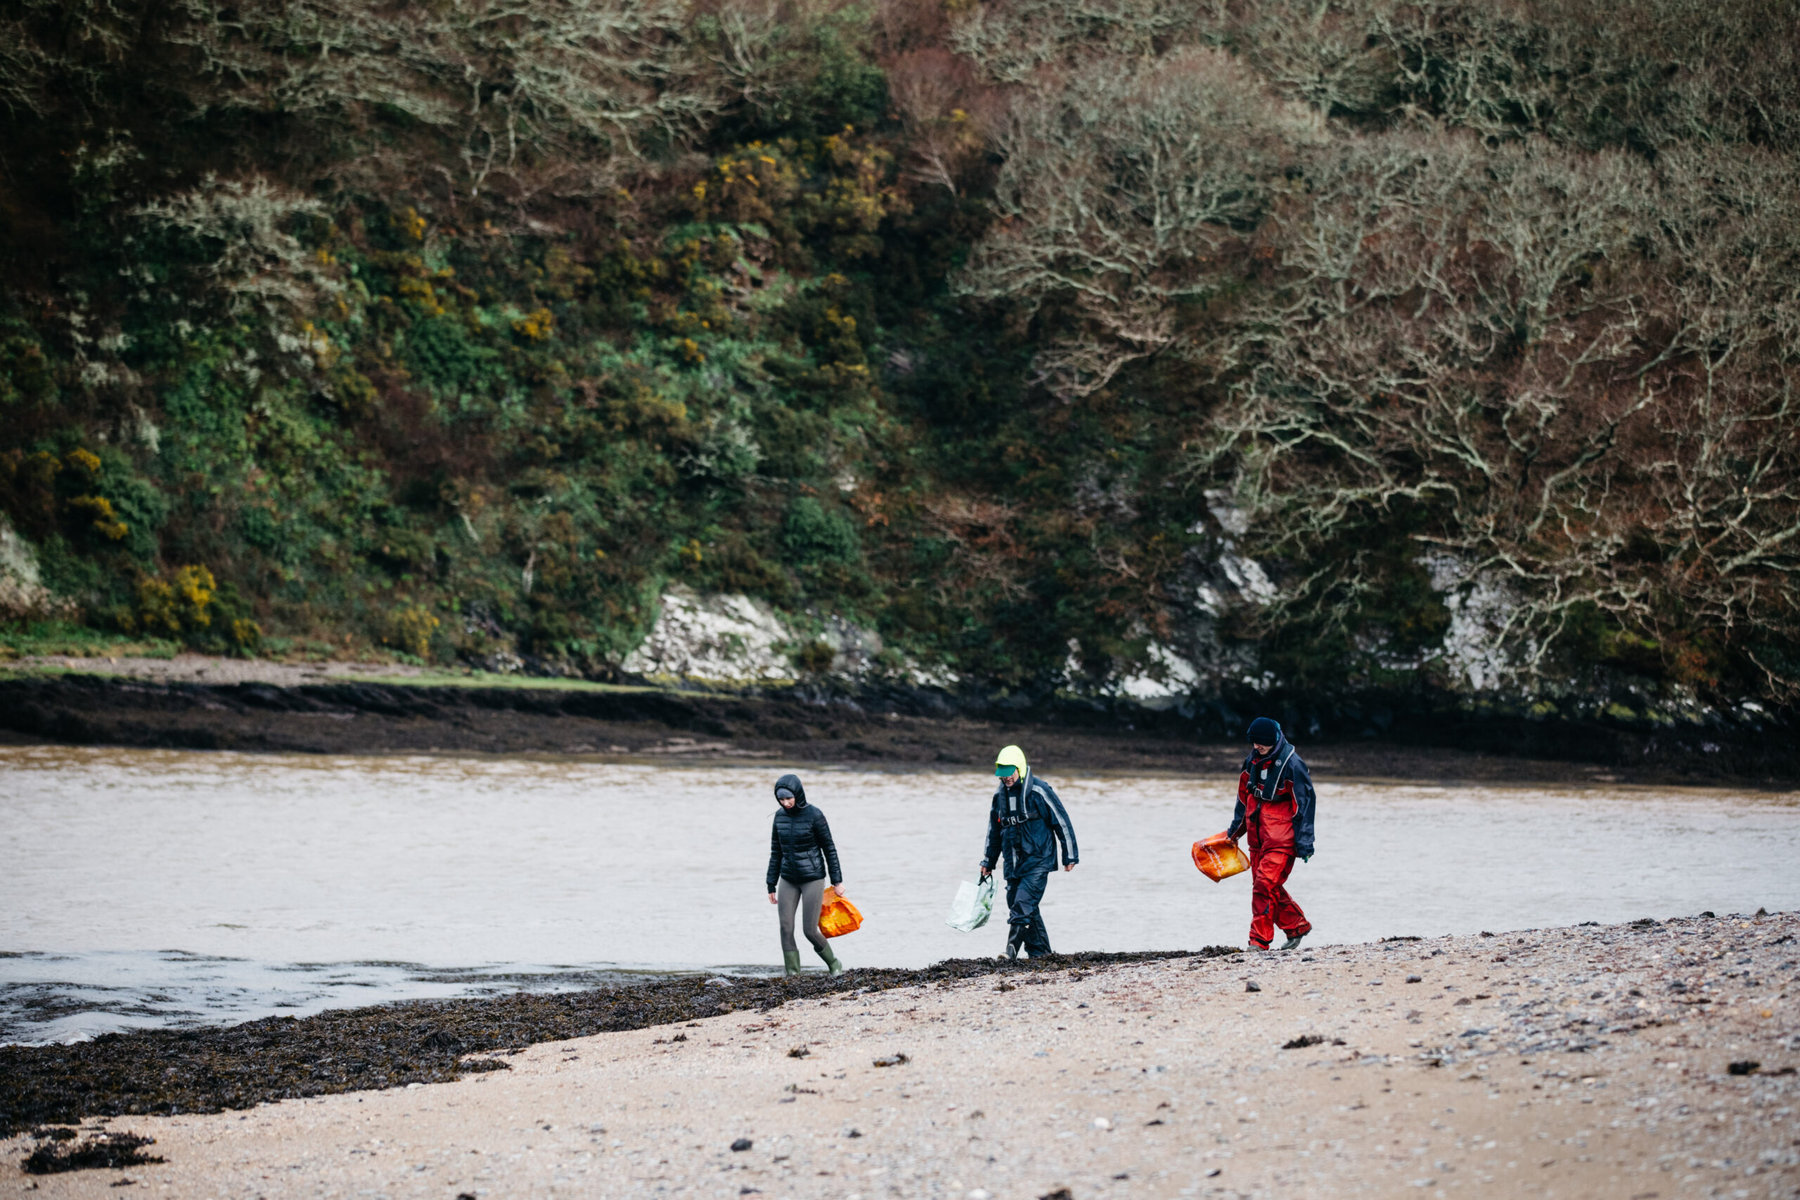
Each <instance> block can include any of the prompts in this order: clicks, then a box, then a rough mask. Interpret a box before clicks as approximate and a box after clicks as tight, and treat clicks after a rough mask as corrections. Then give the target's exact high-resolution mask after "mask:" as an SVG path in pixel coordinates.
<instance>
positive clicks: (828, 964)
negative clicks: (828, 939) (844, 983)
mask: <svg viewBox="0 0 1800 1200" xmlns="http://www.w3.org/2000/svg"><path fill="white" fill-rule="evenodd" d="M819 957H820V958H822V959H824V960H825V969H826V970H827V971H830V972H831V973H832V974H833V975H834V976H835V975H842V974H843V973H844V964H843V963H841V962H839V961H838V960H837V955H835V954H833V953H832V952H831V947H830V946H827V947H825V949H823V950H821V951H819Z"/></svg>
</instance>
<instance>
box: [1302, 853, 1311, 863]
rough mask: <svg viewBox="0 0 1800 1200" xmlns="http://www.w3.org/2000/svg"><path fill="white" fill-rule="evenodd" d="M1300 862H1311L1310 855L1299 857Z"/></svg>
mask: <svg viewBox="0 0 1800 1200" xmlns="http://www.w3.org/2000/svg"><path fill="white" fill-rule="evenodd" d="M1300 861H1301V862H1311V861H1312V855H1310V854H1302V855H1301V856H1300Z"/></svg>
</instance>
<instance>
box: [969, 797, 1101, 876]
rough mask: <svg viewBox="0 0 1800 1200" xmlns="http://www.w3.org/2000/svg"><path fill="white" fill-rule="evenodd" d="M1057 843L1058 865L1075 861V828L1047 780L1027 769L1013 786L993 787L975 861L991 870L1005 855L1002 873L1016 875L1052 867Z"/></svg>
mask: <svg viewBox="0 0 1800 1200" xmlns="http://www.w3.org/2000/svg"><path fill="white" fill-rule="evenodd" d="M1058 845H1061V847H1062V861H1063V865H1064V866H1065V867H1066V866H1073V865H1074V864H1075V863H1077V862H1080V861H1081V851H1080V849H1079V848H1078V847H1077V846H1076V845H1075V826H1073V825H1071V824H1069V814H1068V813H1067V812H1066V811H1064V809H1063V805H1062V801H1061V800H1058V799H1057V798H1056V792H1055V791H1054V790H1053V789H1052V788H1051V787H1050V785H1049V784H1047V783H1045V782H1044V781H1043V780H1041V779H1039V778H1038V777H1037V776H1036V775H1032V774H1030V773H1027V774H1026V776H1025V779H1024V782H1023V783H1021V784H1020V785H1019V787H1018V788H1016V789H1014V790H1012V791H1008V790H1007V788H1006V786H1005V785H1004V784H1002V785H1001V786H999V787H996V788H995V789H994V803H993V806H992V807H991V808H990V809H989V812H988V835H987V848H986V849H985V850H984V851H983V852H982V856H981V865H982V866H984V867H986V868H987V869H988V870H990V871H991V870H993V869H994V867H995V866H997V865H998V864H999V863H1000V862H1001V861H1002V858H1001V856H1002V855H1004V856H1005V860H1004V861H1005V863H1006V877H1007V878H1008V879H1018V878H1020V877H1022V876H1025V875H1030V874H1032V873H1034V872H1038V871H1054V870H1056V849H1057V846H1058Z"/></svg>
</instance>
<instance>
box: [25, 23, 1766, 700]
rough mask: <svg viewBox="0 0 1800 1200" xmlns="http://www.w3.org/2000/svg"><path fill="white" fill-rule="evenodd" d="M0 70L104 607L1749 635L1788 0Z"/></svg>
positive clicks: (142, 49)
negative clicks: (668, 590)
mask: <svg viewBox="0 0 1800 1200" xmlns="http://www.w3.org/2000/svg"><path fill="white" fill-rule="evenodd" d="M0 119H3V124H0V239H3V240H0V270H3V271H4V278H5V282H6V289H5V298H4V303H3V305H0V510H3V511H4V512H5V514H6V515H7V516H8V518H9V519H10V522H11V524H12V526H13V527H14V528H15V529H16V530H17V531H18V532H19V533H20V534H22V535H23V536H24V537H25V538H27V539H28V540H29V541H30V543H31V544H32V546H33V547H34V548H35V551H36V554H37V556H38V558H39V561H40V562H41V564H42V568H43V572H44V576H45V582H46V583H47V584H48V585H49V587H50V590H51V592H52V593H54V595H55V596H56V597H58V598H59V602H61V603H64V604H73V605H75V606H77V607H78V610H79V612H80V614H81V619H82V620H84V621H86V622H89V623H92V624H95V625H102V626H108V627H113V628H117V629H119V630H121V631H124V632H127V633H141V634H159V635H163V636H170V637H178V638H182V639H185V640H187V641H189V642H192V643H193V644H196V645H200V646H206V647H212V648H215V649H222V650H235V651H240V652H255V651H258V650H259V648H260V649H263V650H275V651H286V650H290V649H309V650H314V651H326V650H332V649H339V650H344V649H348V650H356V649H363V648H367V647H369V646H372V645H381V646H386V647H388V648H389V649H390V650H392V651H394V652H397V653H403V654H409V655H416V656H418V657H420V658H437V659H448V658H452V657H457V656H461V657H464V658H469V659H482V658H484V657H485V656H488V655H492V654H494V653H497V652H500V651H507V652H518V653H522V654H525V655H528V656H531V657H533V658H535V659H536V660H537V661H538V662H540V663H542V664H544V665H545V666H549V667H553V668H557V669H566V670H579V671H584V672H588V673H597V674H605V673H606V672H608V671H610V670H612V669H614V668H615V667H616V664H617V663H618V662H619V661H620V659H621V658H622V657H623V656H624V655H625V654H626V653H627V652H628V651H629V650H630V649H631V648H632V647H633V646H634V645H635V644H636V643H637V641H638V640H639V639H640V638H641V637H642V635H643V633H644V631H645V629H646V628H647V625H648V623H649V622H650V621H651V620H652V619H653V616H654V612H655V605H656V599H657V597H658V595H659V594H661V592H662V590H663V589H664V588H665V587H666V586H667V585H668V584H669V583H670V582H672V581H680V582H685V583H687V584H689V585H691V586H693V587H695V588H696V589H699V590H703V591H707V590H715V591H732V592H744V593H748V594H751V595H753V596H757V597H761V598H764V599H767V600H769V601H771V602H772V603H774V604H775V605H776V606H777V607H779V608H782V609H784V610H786V611H788V612H792V613H796V614H802V618H801V619H802V620H804V619H805V618H804V614H807V613H811V614H813V615H814V616H815V617H816V616H818V615H820V614H824V613H837V614H841V615H844V616H846V617H848V618H850V619H852V620H856V621H859V622H862V623H864V624H866V625H869V626H872V627H874V628H877V629H878V630H880V632H881V633H882V634H883V635H884V637H885V638H886V640H887V643H888V645H889V650H888V652H887V660H888V665H890V666H898V665H899V664H900V663H901V662H902V661H903V658H912V659H916V660H918V661H922V662H926V663H944V664H948V665H950V666H951V667H953V668H954V669H955V670H957V671H958V672H960V673H962V674H963V675H964V676H965V677H966V678H969V679H971V680H976V681H980V682H983V683H987V684H994V685H999V686H1002V687H1021V688H1027V689H1030V688H1037V687H1043V686H1048V685H1051V684H1054V683H1055V682H1056V681H1058V680H1062V679H1065V678H1068V677H1069V676H1070V674H1071V673H1073V675H1074V676H1075V677H1077V678H1082V677H1085V679H1086V680H1087V681H1088V682H1090V683H1105V682H1106V681H1109V680H1117V679H1119V678H1120V677H1122V676H1124V675H1128V674H1134V673H1144V672H1147V673H1149V674H1151V675H1156V674H1158V673H1159V672H1163V671H1167V670H1169V669H1171V667H1170V663H1171V661H1172V659H1171V658H1170V654H1171V653H1173V654H1176V655H1184V656H1186V657H1187V658H1188V659H1190V660H1192V661H1193V662H1195V663H1196V664H1198V666H1199V673H1200V674H1201V675H1203V676H1204V675H1207V674H1213V675H1214V676H1215V677H1223V676H1225V675H1230V676H1233V677H1240V676H1243V675H1244V674H1245V673H1246V672H1248V673H1250V674H1252V675H1258V676H1260V675H1261V674H1262V673H1263V672H1265V671H1266V672H1272V673H1273V674H1274V677H1279V678H1281V679H1284V680H1289V681H1299V682H1305V681H1329V682H1332V683H1342V682H1344V681H1346V680H1349V681H1355V680H1376V681H1379V680H1383V679H1394V678H1412V677H1418V678H1425V679H1434V680H1438V681H1440V682H1446V683H1452V684H1456V683H1467V682H1468V678H1469V676H1468V674H1467V671H1466V666H1467V661H1468V658H1467V654H1468V651H1467V647H1466V646H1465V647H1464V657H1463V659H1460V660H1454V661H1453V656H1447V655H1446V654H1445V652H1444V650H1443V645H1444V639H1445V635H1446V632H1447V631H1456V630H1460V632H1459V633H1457V636H1460V637H1463V638H1464V640H1465V641H1466V640H1467V638H1468V637H1469V636H1470V634H1469V629H1470V628H1474V627H1472V626H1470V624H1469V620H1467V619H1465V620H1463V622H1462V624H1461V625H1460V626H1459V625H1458V617H1459V614H1461V615H1462V616H1463V617H1464V618H1468V617H1469V614H1472V613H1474V612H1475V611H1476V608H1477V602H1476V598H1477V596H1478V594H1479V595H1480V596H1485V597H1486V601H1485V603H1486V607H1485V609H1483V610H1482V611H1483V612H1484V613H1486V614H1488V615H1487V616H1485V617H1483V618H1482V620H1481V621H1480V622H1476V625H1477V626H1478V628H1476V629H1475V632H1476V634H1477V635H1478V640H1480V641H1481V643H1482V644H1481V646H1480V647H1479V655H1480V656H1481V660H1482V661H1483V662H1486V663H1490V664H1492V665H1493V669H1492V671H1490V675H1491V676H1492V677H1494V678H1503V679H1511V680H1514V681H1524V682H1527V683H1532V682H1535V686H1537V687H1539V688H1543V687H1549V686H1591V685H1592V684H1593V683H1594V682H1595V681H1596V680H1600V679H1614V680H1617V679H1630V680H1635V681H1637V682H1638V683H1639V684H1640V685H1641V684H1646V683H1647V684H1652V685H1655V686H1657V687H1660V688H1664V689H1671V690H1674V691H1678V692H1684V693H1687V694H1695V693H1698V694H1700V695H1707V696H1712V697H1715V698H1717V697H1720V696H1724V697H1734V698H1735V697H1743V696H1747V695H1753V694H1754V695H1761V696H1764V697H1773V698H1775V699H1777V700H1781V701H1790V700H1792V698H1793V697H1794V694H1795V688H1796V685H1797V684H1800V455H1797V454H1796V451H1795V441H1796V432H1797V430H1800V407H1797V405H1800V402H1797V401H1796V397H1795V385H1796V380H1797V378H1800V4H1797V3H1795V2H1794V0H1727V2H1726V3H1724V4H1710V3H1709V4H1701V3H1698V2H1697V0H1614V2H1612V3H1607V4H1602V5H1601V6H1599V7H1598V8H1594V7H1591V6H1590V7H1589V8H1586V9H1581V10H1575V9H1571V8H1570V7H1569V6H1563V5H1548V4H1540V3H1535V2H1532V0H1506V2H1503V3H1482V4H1475V3H1442V2H1435V0H1428V2H1423V3H1398V2H1394V0H1325V2H1324V3H1315V2H1312V0H1308V2H1307V3H1299V2H1298V0H1272V2H1270V3H1257V4H1250V3H1237V2H1235V0H1219V2H1217V3H1205V4H1194V3H1190V2H1174V0H1084V2H1083V3H1079V4H1077V3H1073V2H1072V0H988V2H985V3H983V2H979V0H883V2H880V3H877V2H876V0H868V2H866V3H827V2H825V0H810V2H808V0H796V2H792V3H782V2H777V0H647V2H644V3H630V4H627V3H624V2H623V0H554V2H547V3H537V4H530V5H526V4H515V3H512V2H511V0H446V2H445V3H441V4H435V5H429V6H421V5H401V4H389V3H379V2H375V0H240V2H238V3H229V4H228V3H217V2H215V0H166V2H164V3H160V4H155V5H142V6H126V5H114V4H111V3H103V2H102V0H12V3H10V4H8V5H7V6H5V8H4V9H0ZM1251 558H1254V559H1255V561H1256V562H1259V563H1260V564H1261V568H1262V569H1263V570H1266V572H1267V580H1266V582H1265V581H1263V579H1262V577H1261V576H1260V575H1259V576H1258V578H1257V579H1256V580H1255V581H1252V582H1253V583H1255V584H1257V586H1247V585H1246V584H1245V581H1244V578H1243V572H1244V570H1246V569H1254V565H1255V564H1254V563H1252V564H1250V567H1249V568H1246V567H1245V566H1244V565H1243V564H1245V563H1246V562H1248V560H1249V559H1251ZM1227 577H1229V578H1227ZM1228 582H1229V583H1233V584H1236V585H1237V586H1236V587H1235V589H1234V588H1232V587H1228V586H1225V584H1226V583H1228ZM796 653H797V654H798V655H800V656H801V658H802V660H803V661H809V662H810V661H811V660H810V659H808V658H807V653H808V652H807V650H806V649H805V648H803V647H797V648H796Z"/></svg>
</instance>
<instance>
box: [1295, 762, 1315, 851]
mask: <svg viewBox="0 0 1800 1200" xmlns="http://www.w3.org/2000/svg"><path fill="white" fill-rule="evenodd" d="M1288 774H1289V776H1290V778H1291V779H1292V780H1293V784H1294V854H1295V855H1296V856H1297V857H1300V858H1307V857H1309V856H1310V855H1311V854H1312V852H1313V808H1314V806H1315V805H1316V804H1317V802H1318V796H1317V795H1316V794H1315V793H1314V792H1313V782H1312V772H1310V771H1308V770H1307V769H1306V763H1305V762H1304V761H1303V760H1302V759H1301V758H1300V756H1299V755H1298V754H1296V755H1294V761H1293V762H1291V763H1289V764H1288Z"/></svg>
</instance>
